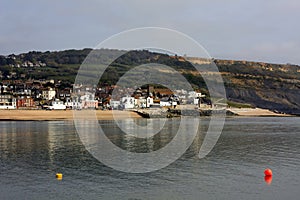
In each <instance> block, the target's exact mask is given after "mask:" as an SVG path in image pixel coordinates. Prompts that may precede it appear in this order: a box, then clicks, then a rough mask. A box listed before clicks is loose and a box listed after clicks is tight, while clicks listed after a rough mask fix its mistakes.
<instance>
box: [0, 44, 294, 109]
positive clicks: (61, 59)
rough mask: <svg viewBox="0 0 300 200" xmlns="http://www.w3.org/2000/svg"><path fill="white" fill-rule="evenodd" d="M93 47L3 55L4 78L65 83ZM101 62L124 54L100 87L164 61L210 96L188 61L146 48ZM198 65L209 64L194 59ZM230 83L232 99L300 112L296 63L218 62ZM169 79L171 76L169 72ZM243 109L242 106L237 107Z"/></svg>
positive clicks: (0, 70) (107, 54) (104, 53)
mask: <svg viewBox="0 0 300 200" xmlns="http://www.w3.org/2000/svg"><path fill="white" fill-rule="evenodd" d="M91 51H92V49H83V50H66V51H56V52H49V51H47V52H37V51H32V52H28V53H23V54H19V55H14V54H12V55H8V56H0V80H1V81H4V80H27V79H54V80H56V81H62V82H64V83H65V84H66V85H70V84H72V83H73V82H74V79H75V76H76V74H77V70H78V69H79V66H80V64H81V63H82V62H83V61H84V59H85V58H86V56H87V55H88V54H89V53H90V52H91ZM97 51H99V53H100V55H101V56H100V58H97V60H101V62H102V63H105V64H109V63H110V59H111V57H112V56H114V55H118V54H120V53H125V54H124V55H123V56H121V57H119V58H118V59H117V60H115V61H114V62H113V63H111V64H110V67H109V68H107V70H106V72H105V74H104V75H103V76H102V79H101V80H100V83H99V84H115V83H116V82H117V81H118V79H119V77H121V76H122V75H123V74H124V73H125V72H126V71H128V70H129V69H131V68H133V67H134V66H138V65H141V64H145V63H160V64H165V65H168V66H171V67H172V68H174V69H175V70H177V71H179V72H180V73H181V74H182V75H183V76H185V77H186V79H187V80H188V81H189V82H190V83H191V84H192V86H193V87H194V88H195V89H200V90H201V91H202V92H203V93H206V94H207V95H209V94H208V91H207V90H206V86H205V83H204V81H203V79H202V77H201V76H200V75H199V73H196V71H195V68H194V67H193V65H191V63H189V62H187V61H186V60H185V59H184V58H183V57H179V56H170V55H167V54H161V53H154V52H149V51H146V50H143V51H130V52H124V51H119V50H108V49H100V50H97ZM190 60H191V61H192V62H193V64H195V65H205V64H206V62H207V60H203V59H198V58H193V59H190ZM214 62H215V64H216V65H217V66H218V68H219V71H220V72H221V74H222V77H223V79H224V82H225V88H226V92H227V97H228V100H230V101H231V102H235V104H236V103H247V104H250V105H253V106H256V107H260V108H267V109H270V110H275V111H278V112H285V113H292V114H300V101H299V100H300V93H299V89H300V67H299V66H298V65H292V64H270V63H262V62H249V61H235V60H218V59H215V60H214ZM162 73H165V74H166V76H168V75H170V74H168V72H167V71H166V72H162ZM237 105H238V104H237Z"/></svg>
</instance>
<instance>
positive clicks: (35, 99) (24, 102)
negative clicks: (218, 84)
mask: <svg viewBox="0 0 300 200" xmlns="http://www.w3.org/2000/svg"><path fill="white" fill-rule="evenodd" d="M113 91H116V92H115V96H114V99H112V93H113ZM204 97H205V95H202V94H201V93H200V92H195V91H185V90H176V91H175V92H173V91H170V90H169V89H163V88H154V87H153V86H148V87H147V88H137V89H132V88H126V89H125V88H119V87H117V86H114V85H112V86H104V87H96V86H92V85H88V86H83V85H73V86H70V87H61V83H60V82H58V83H57V82H54V80H48V81H47V80H26V81H24V82H22V81H20V80H15V81H8V82H5V81H3V82H2V83H0V109H51V110H61V109H145V108H150V107H153V106H156V107H157V106H159V107H173V108H176V106H177V105H184V104H192V105H195V106H196V105H198V106H199V107H201V105H202V104H201V99H202V98H204Z"/></svg>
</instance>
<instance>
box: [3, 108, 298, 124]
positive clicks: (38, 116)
mask: <svg viewBox="0 0 300 200" xmlns="http://www.w3.org/2000/svg"><path fill="white" fill-rule="evenodd" d="M229 110H230V111H231V112H233V113H235V114H237V115H238V116H249V117H251V116H253V117H254V116H257V117H266V116H278V117H288V116H292V115H288V114H279V113H275V112H272V111H270V110H267V109H261V108H255V109H249V108H241V109H240V108H230V109H229ZM76 113H77V114H76V117H78V118H82V119H92V118H93V116H91V112H90V111H86V110H81V111H76ZM95 113H96V116H97V119H98V120H113V119H120V120H121V119H128V118H142V117H141V116H140V115H139V114H137V113H135V112H132V111H119V110H115V111H111V110H104V111H103V110H96V111H95ZM73 119H74V115H73V111H72V110H52V111H47V110H0V120H37V121H38V120H73Z"/></svg>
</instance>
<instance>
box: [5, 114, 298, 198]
mask: <svg viewBox="0 0 300 200" xmlns="http://www.w3.org/2000/svg"><path fill="white" fill-rule="evenodd" d="M207 121H208V119H205V118H203V119H201V121H200V129H199V132H198V134H197V136H196V138H195V141H194V142H193V144H192V145H191V146H190V148H189V150H188V151H187V152H186V153H185V154H184V155H183V156H182V157H181V158H180V159H179V160H177V161H176V162H174V163H172V164H171V165H169V166H168V167H166V168H164V169H162V170H159V171H156V172H152V173H147V174H127V173H122V172H118V171H116V170H113V169H111V168H109V167H107V166H105V165H103V164H101V163H100V162H99V161H97V160H96V159H94V158H93V157H92V156H91V155H90V154H89V153H88V152H87V151H86V150H85V148H84V146H83V145H82V144H81V142H80V140H79V138H78V136H77V134H76V131H75V128H74V124H73V123H72V122H21V121H18V122H13V121H5V122H4V121H2V122H0V130H1V131H0V170H1V172H0V180H1V181H0V192H1V196H0V198H1V199H23V198H27V199H45V198H46V199H47V198H48V199H130V198H133V199H134V198H135V199H153V198H154V199H176V198H177V199H196V198H204V199H270V200H271V199H274V197H276V198H275V199H285V198H289V199H297V198H298V197H299V195H300V193H299V189H298V188H299V184H300V182H299V177H300V172H299V170H297V169H298V168H299V165H300V144H299V139H300V134H299V133H300V126H299V123H298V122H299V118H228V119H227V122H226V125H225V128H224V131H223V133H222V135H221V137H220V139H219V141H218V143H217V144H216V146H215V148H214V149H213V151H212V152H211V153H210V154H209V155H208V156H207V157H205V158H204V159H202V160H199V159H198V157H197V154H198V151H199V148H200V146H201V143H202V141H203V137H204V136H205V130H206V128H207ZM99 123H101V127H104V129H106V136H107V137H108V138H109V139H110V140H111V141H112V142H113V143H114V144H116V145H117V146H119V147H121V148H123V149H126V150H130V151H132V152H148V151H150V152H152V151H157V150H158V149H160V148H161V147H164V146H165V145H166V144H168V143H170V141H171V140H172V138H174V132H176V131H177V130H178V123H176V120H175V119H171V120H168V121H167V122H166V124H165V130H164V129H163V130H162V133H161V134H157V135H155V136H153V137H151V138H146V139H141V138H134V137H131V136H130V135H128V134H124V133H122V132H120V129H119V128H118V126H117V125H116V124H115V123H113V122H112V121H101V122H99ZM140 123H144V122H140ZM186 133H187V134H188V129H186ZM182 141H184V138H183V140H182ZM108 156H110V157H112V156H113V155H108ZM266 167H270V168H272V170H273V171H276V174H275V175H276V176H274V177H273V180H272V179H270V177H267V178H266V179H265V178H264V177H263V174H262V170H263V169H265V168H266ZM57 172H61V173H63V174H64V178H63V180H62V181H57V180H56V179H55V174H56V173H57ZM266 184H270V185H268V186H267V185H266ZM132 191H135V192H134V193H132ZM162 196H163V197H162Z"/></svg>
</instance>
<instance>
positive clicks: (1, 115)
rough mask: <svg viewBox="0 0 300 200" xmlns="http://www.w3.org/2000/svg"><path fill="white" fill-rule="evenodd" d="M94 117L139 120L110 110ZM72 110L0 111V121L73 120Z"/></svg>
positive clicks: (133, 114) (79, 113)
mask: <svg viewBox="0 0 300 200" xmlns="http://www.w3.org/2000/svg"><path fill="white" fill-rule="evenodd" d="M76 112H77V116H79V117H80V118H86V114H88V112H87V111H84V110H82V111H76ZM95 112H96V116H97V119H98V120H113V119H114V117H115V118H116V119H127V118H128V117H131V118H141V116H140V115H138V114H137V113H135V112H130V111H114V113H113V112H112V111H111V110H105V111H103V110H96V111H95ZM73 119H74V117H73V111H72V110H52V111H46V110H0V120H73Z"/></svg>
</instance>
